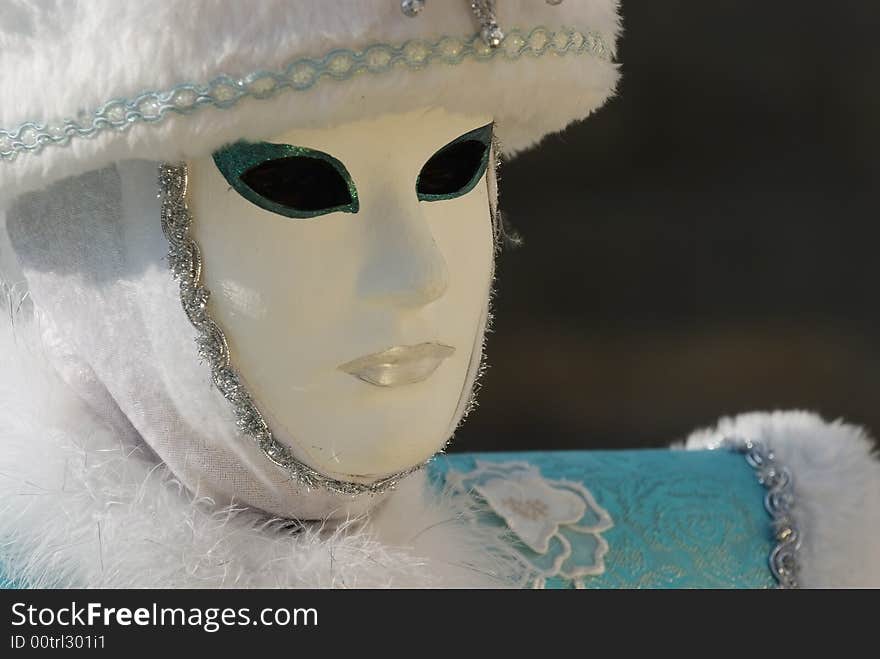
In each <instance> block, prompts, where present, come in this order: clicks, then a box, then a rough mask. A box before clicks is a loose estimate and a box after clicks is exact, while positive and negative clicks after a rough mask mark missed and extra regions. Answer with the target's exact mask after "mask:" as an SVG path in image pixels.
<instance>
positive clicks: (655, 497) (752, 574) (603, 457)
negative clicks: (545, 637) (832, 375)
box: [429, 449, 776, 588]
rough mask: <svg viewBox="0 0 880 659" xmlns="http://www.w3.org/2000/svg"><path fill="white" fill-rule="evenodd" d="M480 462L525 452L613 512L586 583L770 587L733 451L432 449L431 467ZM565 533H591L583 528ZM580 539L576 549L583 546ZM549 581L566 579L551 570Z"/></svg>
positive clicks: (745, 477) (759, 506)
mask: <svg viewBox="0 0 880 659" xmlns="http://www.w3.org/2000/svg"><path fill="white" fill-rule="evenodd" d="M476 460H480V461H485V462H489V461H492V462H500V461H510V460H516V461H527V462H528V463H529V464H531V465H533V466H534V467H535V468H537V469H540V471H541V474H543V476H544V478H547V479H554V480H567V481H575V482H580V483H586V484H588V485H589V488H590V491H591V492H592V494H593V495H594V496H595V498H596V501H597V503H598V504H599V505H600V506H601V507H602V508H604V509H605V510H607V511H608V513H609V514H610V515H611V517H612V518H613V519H614V526H613V527H612V528H610V529H609V530H607V531H605V532H604V533H603V537H604V538H605V540H606V541H607V542H608V546H609V549H608V553H607V554H606V555H605V557H604V563H605V571H604V572H603V573H602V574H598V575H594V576H589V577H585V578H584V579H583V580H582V581H583V585H584V586H585V587H586V588H773V587H775V586H776V580H775V579H774V578H773V574H772V572H771V571H770V568H769V566H768V564H767V556H768V555H769V554H770V552H771V550H772V548H773V547H774V546H775V544H776V542H775V539H774V537H773V531H772V529H771V527H770V524H768V521H767V513H766V511H765V510H764V505H763V499H764V495H765V491H764V488H763V487H762V486H761V484H760V483H759V482H758V480H757V479H756V478H755V475H754V472H753V470H752V468H751V467H750V466H749V464H748V463H747V462H746V461H745V460H744V459H743V457H742V455H740V454H737V453H734V452H729V451H671V450H654V449H652V450H629V451H626V450H624V451H542V452H534V453H493V454H477V455H474V454H470V455H469V454H451V455H444V456H438V457H437V458H435V459H434V460H433V462H432V463H431V464H430V465H429V470H430V474H431V476H432V477H433V478H435V479H437V480H438V481H439V482H441V483H442V482H443V481H444V480H445V478H446V474H447V473H448V472H449V471H452V470H457V471H469V470H472V469H474V467H475V464H476ZM571 538H572V539H576V540H577V539H579V540H585V541H590V540H591V539H590V538H589V537H588V536H577V537H576V536H574V535H572V536H571ZM590 549H591V545H587V546H586V548H584V547H583V546H581V545H580V544H578V545H575V546H574V550H575V551H579V552H583V551H584V550H586V551H589V550H590ZM545 585H546V587H548V588H572V587H573V586H575V585H576V584H574V583H573V582H572V580H570V579H565V578H560V577H559V576H557V577H552V578H548V579H547V580H546V584H545Z"/></svg>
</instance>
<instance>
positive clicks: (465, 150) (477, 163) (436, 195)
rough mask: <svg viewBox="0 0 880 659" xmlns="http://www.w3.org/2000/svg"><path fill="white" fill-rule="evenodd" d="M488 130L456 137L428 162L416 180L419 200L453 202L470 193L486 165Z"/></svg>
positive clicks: (480, 129)
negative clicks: (446, 200)
mask: <svg viewBox="0 0 880 659" xmlns="http://www.w3.org/2000/svg"><path fill="white" fill-rule="evenodd" d="M492 126H493V125H492V124H488V125H487V126H483V127H482V128H477V129H476V130H472V131H470V132H468V133H465V134H464V135H461V136H460V137H457V138H456V139H454V140H453V141H452V142H450V143H449V144H447V145H446V146H444V147H443V148H442V149H440V150H439V151H438V152H437V153H435V154H434V155H433V156H431V157H430V158H429V159H428V162H426V163H425V164H424V165H423V166H422V170H421V171H420V172H419V177H418V179H416V193H417V194H418V197H419V199H420V200H422V201H442V200H444V199H455V198H456V197H461V196H462V195H464V194H467V193H468V192H470V191H471V190H473V188H474V186H475V185H476V184H477V183H478V182H479V180H480V179H481V178H483V174H485V173H486V167H487V166H488V164H489V151H490V147H491V146H492Z"/></svg>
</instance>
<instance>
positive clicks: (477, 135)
mask: <svg viewBox="0 0 880 659" xmlns="http://www.w3.org/2000/svg"><path fill="white" fill-rule="evenodd" d="M492 128H493V124H488V125H486V126H483V127H482V128H475V129H474V130H472V131H468V132H467V133H465V134H464V135H461V136H459V137H457V138H455V139H454V140H452V141H451V142H450V143H449V144H447V145H446V146H444V147H442V148H441V149H440V150H439V151H437V153H435V154H434V155H433V156H431V157H430V158H429V159H428V162H426V163H425V165H424V166H423V167H422V171H421V172H419V176H418V178H417V179H416V194H417V196H418V198H419V200H420V201H444V200H446V199H455V198H457V197H461V196H463V195H466V194H467V193H468V192H470V191H471V190H473V189H474V186H476V185H477V183H478V182H479V181H480V179H481V178H483V174H485V173H486V167H487V166H488V164H489V150H490V147H491V146H492ZM463 142H480V143H481V144H482V145H483V156H482V158H481V159H480V163H479V165H478V166H477V168H476V169H475V170H474V173H473V175H472V176H471V177H470V180H468V182H467V183H465V184H464V185H463V186H461V187H460V188H458V189H457V190H454V191H451V192H445V193H443V194H431V193H427V192H420V191H419V187H420V185H421V182H422V175H423V173H424V171H425V166H427V165H428V164H429V163H430V162H431V161H432V160H434V158H436V157H437V156H439V155H441V154H442V153H443V152H444V151H446V150H447V149H450V148H454V147H455V146H456V145H459V144H462V143H463Z"/></svg>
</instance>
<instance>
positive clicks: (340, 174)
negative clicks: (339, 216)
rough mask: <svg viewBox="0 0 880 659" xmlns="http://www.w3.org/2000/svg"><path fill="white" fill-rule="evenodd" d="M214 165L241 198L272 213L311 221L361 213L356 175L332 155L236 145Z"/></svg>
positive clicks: (294, 148) (216, 158)
mask: <svg viewBox="0 0 880 659" xmlns="http://www.w3.org/2000/svg"><path fill="white" fill-rule="evenodd" d="M214 164H216V165H217V169H219V170H220V173H221V174H223V178H225V179H226V181H227V182H228V183H229V185H231V186H232V187H233V188H234V189H235V191H236V192H238V194H240V195H241V196H242V197H244V198H245V199H247V200H248V201H249V202H251V203H252V204H255V205H257V206H259V207H260V208H263V209H265V210H267V211H270V212H272V213H278V214H279V215H283V216H285V217H291V218H296V219H308V218H312V217H318V216H320V215H326V214H327V213H357V212H358V208H359V205H358V195H357V188H355V185H354V181H352V180H351V175H350V174H349V173H348V170H347V169H346V168H345V165H343V164H342V163H341V162H339V161H338V160H337V159H336V158H334V157H333V156H331V155H329V154H327V153H324V152H322V151H316V150H315V149H307V148H305V147H301V146H292V145H290V144H271V143H269V142H235V143H234V144H230V145H229V146H226V147H224V148H222V149H220V150H219V151H215V152H214Z"/></svg>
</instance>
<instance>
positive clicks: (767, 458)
mask: <svg viewBox="0 0 880 659" xmlns="http://www.w3.org/2000/svg"><path fill="white" fill-rule="evenodd" d="M720 448H722V449H727V450H729V451H736V452H737V453H742V454H743V455H744V456H745V458H746V461H747V462H748V463H749V465H750V466H751V467H752V468H753V469H754V470H755V473H756V475H757V477H758V482H759V483H761V485H763V486H764V487H765V488H766V490H767V494H766V495H765V496H764V507H765V508H766V509H767V512H768V513H769V514H770V517H771V518H772V521H771V526H772V529H773V537H774V538H775V540H776V544H775V545H774V547H773V549H772V550H771V551H770V559H769V563H770V571H771V572H772V573H773V578H774V579H776V583H777V585H778V586H779V588H798V587H799V585H800V584H799V582H798V577H799V572H800V563H799V561H798V551H799V549H800V544H801V538H800V533H799V532H798V526H797V522H796V520H795V519H794V516H793V514H792V508H794V503H795V495H794V482H793V478H792V475H791V472H790V471H789V470H788V469H787V468H786V467H784V466H781V465H780V464H779V463H778V462H777V461H776V455H775V454H774V453H773V451H771V450H769V449H768V448H767V447H766V446H764V444H763V443H762V442H759V441H754V440H750V439H743V438H741V437H726V438H725V439H724V440H723V441H722V442H721V444H720Z"/></svg>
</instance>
